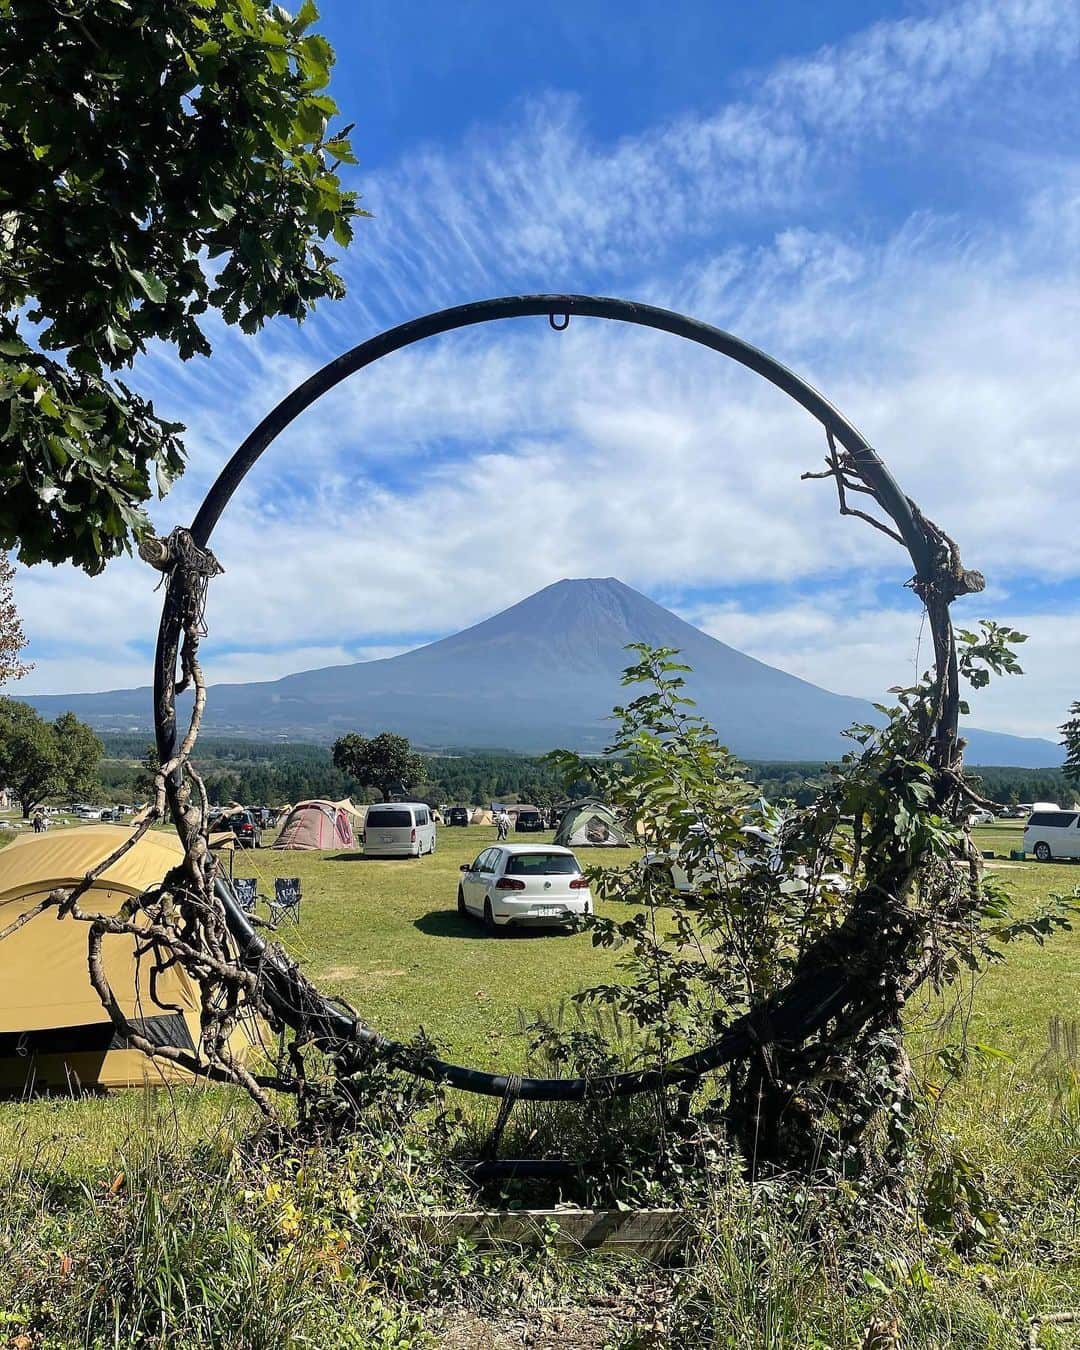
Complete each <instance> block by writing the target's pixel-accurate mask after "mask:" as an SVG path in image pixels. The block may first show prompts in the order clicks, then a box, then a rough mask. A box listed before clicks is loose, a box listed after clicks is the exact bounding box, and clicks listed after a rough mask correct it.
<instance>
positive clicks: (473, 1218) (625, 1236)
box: [408, 1209, 689, 1259]
mask: <svg viewBox="0 0 1080 1350" xmlns="http://www.w3.org/2000/svg"><path fill="white" fill-rule="evenodd" d="M408 1222H409V1223H410V1226H412V1227H413V1228H414V1231H417V1232H419V1233H420V1235H421V1236H422V1237H423V1238H424V1240H425V1241H426V1242H429V1243H431V1244H432V1245H433V1246H445V1245H447V1244H448V1243H452V1242H456V1241H457V1240H458V1238H464V1239H465V1240H466V1241H467V1242H470V1243H472V1244H473V1245H474V1246H478V1247H494V1246H499V1245H501V1244H504V1243H510V1244H512V1245H515V1246H534V1245H536V1244H537V1243H540V1242H545V1241H546V1242H553V1243H554V1244H555V1246H557V1247H559V1248H562V1249H573V1248H582V1249H588V1250H597V1249H603V1250H606V1251H626V1252H633V1253H634V1254H636V1255H638V1256H644V1257H648V1258H650V1259H658V1258H660V1257H663V1256H667V1255H669V1254H670V1253H671V1252H673V1251H675V1250H676V1249H677V1248H678V1247H679V1246H680V1245H682V1244H684V1243H685V1242H686V1240H687V1236H688V1234H689V1225H688V1223H687V1219H686V1215H685V1214H684V1213H683V1212H682V1211H681V1210H677V1209H643V1210H641V1209H639V1210H621V1209H509V1210H465V1211H452V1210H436V1211H432V1212H431V1213H430V1214H415V1215H411V1216H409V1219H408Z"/></svg>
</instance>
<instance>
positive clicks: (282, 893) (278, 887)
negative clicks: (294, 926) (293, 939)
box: [270, 877, 302, 923]
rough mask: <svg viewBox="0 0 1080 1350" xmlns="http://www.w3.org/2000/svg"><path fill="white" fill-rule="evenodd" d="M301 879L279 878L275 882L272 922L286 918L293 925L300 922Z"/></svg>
mask: <svg viewBox="0 0 1080 1350" xmlns="http://www.w3.org/2000/svg"><path fill="white" fill-rule="evenodd" d="M301 898H302V897H301V893H300V878H299V877H278V878H277V880H276V881H275V882H274V898H273V900H271V901H270V919H271V922H273V923H277V921H278V920H279V919H280V918H281V917H282V916H284V917H285V918H287V919H291V920H292V921H293V923H299V922H300V900H301Z"/></svg>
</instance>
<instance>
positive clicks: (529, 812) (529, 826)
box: [514, 806, 544, 834]
mask: <svg viewBox="0 0 1080 1350" xmlns="http://www.w3.org/2000/svg"><path fill="white" fill-rule="evenodd" d="M543 828H544V817H543V815H542V814H541V813H540V810H539V808H538V807H535V806H519V807H518V808H517V816H516V819H515V820H514V832H515V834H537V833H538V832H539V831H540V830H542V829H543Z"/></svg>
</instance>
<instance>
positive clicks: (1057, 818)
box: [1028, 811, 1076, 830]
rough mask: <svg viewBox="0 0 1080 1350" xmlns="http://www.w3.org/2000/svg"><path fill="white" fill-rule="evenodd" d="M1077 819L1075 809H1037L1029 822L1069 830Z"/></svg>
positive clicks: (1049, 827)
mask: <svg viewBox="0 0 1080 1350" xmlns="http://www.w3.org/2000/svg"><path fill="white" fill-rule="evenodd" d="M1075 819H1076V812H1075V811H1036V812H1035V813H1034V815H1032V817H1031V819H1030V820H1029V821H1028V824H1029V825H1042V826H1044V827H1045V828H1046V829H1050V830H1067V829H1068V828H1069V826H1070V825H1071V824H1072V823H1073V821H1074V820H1075Z"/></svg>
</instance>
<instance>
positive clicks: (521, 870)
mask: <svg viewBox="0 0 1080 1350" xmlns="http://www.w3.org/2000/svg"><path fill="white" fill-rule="evenodd" d="M580 871H581V868H580V867H579V866H578V860H577V859H576V858H575V857H573V856H572V855H570V854H567V853H512V854H511V855H510V857H509V859H508V860H507V863H506V873H507V875H508V876H512V877H558V876H575V875H576V874H577V873H578V872H580Z"/></svg>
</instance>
